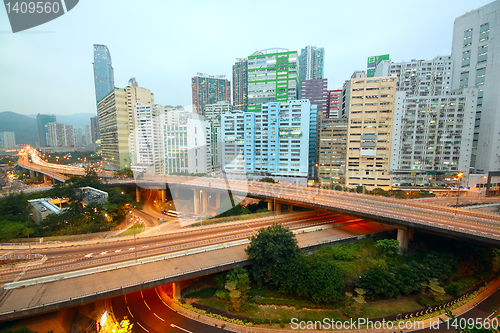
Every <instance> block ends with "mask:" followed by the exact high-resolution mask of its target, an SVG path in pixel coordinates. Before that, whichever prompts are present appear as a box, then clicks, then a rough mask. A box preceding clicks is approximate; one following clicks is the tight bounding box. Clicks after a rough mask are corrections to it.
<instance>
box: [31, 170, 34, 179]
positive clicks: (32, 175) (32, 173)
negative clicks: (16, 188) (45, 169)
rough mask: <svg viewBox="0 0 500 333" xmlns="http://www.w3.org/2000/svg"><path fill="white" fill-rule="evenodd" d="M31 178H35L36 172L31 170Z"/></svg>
mask: <svg viewBox="0 0 500 333" xmlns="http://www.w3.org/2000/svg"><path fill="white" fill-rule="evenodd" d="M30 178H35V171H33V170H30Z"/></svg>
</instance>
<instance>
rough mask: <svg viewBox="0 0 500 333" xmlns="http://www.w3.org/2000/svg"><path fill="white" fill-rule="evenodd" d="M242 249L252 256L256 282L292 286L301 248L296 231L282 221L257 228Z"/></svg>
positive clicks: (285, 287) (283, 288)
mask: <svg viewBox="0 0 500 333" xmlns="http://www.w3.org/2000/svg"><path fill="white" fill-rule="evenodd" d="M245 253H246V254H247V255H248V257H249V258H250V259H253V261H254V263H253V265H252V277H253V279H254V280H255V281H256V282H257V284H258V285H259V286H262V285H264V284H267V283H269V284H271V285H273V286H275V287H279V288H281V289H282V290H289V288H293V286H294V284H295V283H296V278H297V274H298V266H299V253H300V248H299V246H298V245H297V239H296V238H295V235H294V234H293V233H292V232H291V231H290V230H288V229H287V228H285V227H283V226H282V225H281V224H273V225H272V226H270V227H268V228H266V229H264V228H262V229H260V230H259V232H258V234H257V235H253V236H252V237H251V238H250V245H249V246H248V247H247V248H246V249H245Z"/></svg>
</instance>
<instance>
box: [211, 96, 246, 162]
mask: <svg viewBox="0 0 500 333" xmlns="http://www.w3.org/2000/svg"><path fill="white" fill-rule="evenodd" d="M234 109H235V107H234V106H233V105H232V104H231V103H229V102H226V101H220V102H217V103H215V104H207V105H205V120H206V121H207V122H209V123H210V127H211V143H210V149H211V153H212V155H211V161H212V167H213V169H214V171H220V170H221V167H222V150H223V147H222V137H221V134H222V130H221V116H222V114H224V113H230V112H233V110H234ZM241 111H242V110H241Z"/></svg>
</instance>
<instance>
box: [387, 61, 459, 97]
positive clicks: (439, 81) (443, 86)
mask: <svg viewBox="0 0 500 333" xmlns="http://www.w3.org/2000/svg"><path fill="white" fill-rule="evenodd" d="M452 70H453V61H452V60H451V56H438V57H435V58H434V59H432V60H412V61H409V62H399V63H391V64H390V67H389V73H388V75H397V76H398V79H397V81H396V90H398V91H404V92H406V96H410V95H414V96H430V95H444V94H447V93H449V92H450V91H451V73H452Z"/></svg>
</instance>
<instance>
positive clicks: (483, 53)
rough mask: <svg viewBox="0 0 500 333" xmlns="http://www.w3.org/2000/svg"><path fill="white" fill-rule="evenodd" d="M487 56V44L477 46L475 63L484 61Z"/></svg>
mask: <svg viewBox="0 0 500 333" xmlns="http://www.w3.org/2000/svg"><path fill="white" fill-rule="evenodd" d="M487 56H488V44H486V45H483V46H480V47H478V49H477V63H478V64H480V63H482V62H486V58H487Z"/></svg>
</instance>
